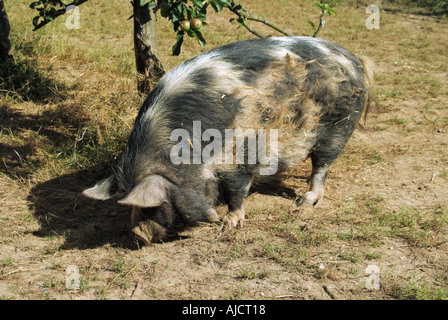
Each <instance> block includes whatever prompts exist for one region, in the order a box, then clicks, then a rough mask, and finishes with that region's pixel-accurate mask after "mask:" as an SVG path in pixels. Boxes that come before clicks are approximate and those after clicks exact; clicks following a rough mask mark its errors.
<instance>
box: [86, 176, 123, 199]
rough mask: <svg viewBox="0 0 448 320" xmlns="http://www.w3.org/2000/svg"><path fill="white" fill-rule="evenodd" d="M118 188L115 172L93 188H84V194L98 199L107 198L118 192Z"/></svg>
mask: <svg viewBox="0 0 448 320" xmlns="http://www.w3.org/2000/svg"><path fill="white" fill-rule="evenodd" d="M117 189H118V183H117V179H116V178H115V175H114V174H113V175H111V176H110V177H109V178H107V179H104V180H101V181H100V182H98V183H97V184H96V185H95V186H93V187H92V188H89V189H86V190H84V191H83V192H82V194H83V195H84V196H86V197H88V198H92V199H96V200H107V199H110V198H111V197H112V196H113V195H114V194H115V193H116V191H117Z"/></svg>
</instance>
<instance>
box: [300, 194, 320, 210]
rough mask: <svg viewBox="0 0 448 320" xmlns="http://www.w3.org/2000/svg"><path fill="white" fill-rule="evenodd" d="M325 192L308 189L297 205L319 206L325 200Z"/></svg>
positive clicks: (302, 206)
mask: <svg viewBox="0 0 448 320" xmlns="http://www.w3.org/2000/svg"><path fill="white" fill-rule="evenodd" d="M323 198H324V194H323V192H322V193H321V192H316V191H308V192H307V193H305V194H304V195H303V197H302V198H301V199H300V201H299V202H298V203H297V206H299V207H301V208H306V207H311V206H313V207H317V206H318V205H319V204H320V203H321V202H322V200H323Z"/></svg>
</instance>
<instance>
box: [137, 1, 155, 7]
mask: <svg viewBox="0 0 448 320" xmlns="http://www.w3.org/2000/svg"><path fill="white" fill-rule="evenodd" d="M153 1H154V0H140V7H144V6H145V5H146V4H148V3H150V2H153Z"/></svg>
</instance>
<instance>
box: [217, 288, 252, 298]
mask: <svg viewBox="0 0 448 320" xmlns="http://www.w3.org/2000/svg"><path fill="white" fill-rule="evenodd" d="M248 290H249V289H247V288H245V287H242V286H241V287H239V288H238V289H234V290H231V291H230V292H228V293H225V294H224V295H222V297H221V300H239V299H242V297H243V295H244V294H246V293H247V292H248Z"/></svg>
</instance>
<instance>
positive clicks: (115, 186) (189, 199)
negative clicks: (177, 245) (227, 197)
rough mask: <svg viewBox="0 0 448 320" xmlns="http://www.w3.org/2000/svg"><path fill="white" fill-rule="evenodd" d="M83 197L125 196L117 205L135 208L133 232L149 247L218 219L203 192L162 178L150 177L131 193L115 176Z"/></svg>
mask: <svg viewBox="0 0 448 320" xmlns="http://www.w3.org/2000/svg"><path fill="white" fill-rule="evenodd" d="M199 185H201V184H200V183H199ZM208 187H210V185H208ZM83 195H84V196H86V197H89V198H92V199H96V200H107V199H110V198H113V197H120V196H122V198H121V199H120V200H118V201H117V202H118V203H119V204H123V205H129V206H132V217H131V221H132V226H133V229H132V232H133V233H134V234H135V236H136V237H137V238H138V239H139V240H141V241H143V242H144V243H145V244H149V243H150V242H155V241H159V240H162V239H166V238H170V237H173V236H175V235H176V234H177V231H180V230H181V229H183V228H184V227H185V226H187V225H189V224H191V223H192V222H195V221H199V220H211V221H216V220H217V219H218V217H217V214H216V212H215V210H214V209H213V207H212V205H213V203H212V201H210V199H206V198H205V197H204V196H203V193H202V192H201V190H200V188H199V190H198V189H197V188H195V189H194V190H193V189H191V188H188V186H185V185H181V184H179V185H178V184H176V183H175V182H172V181H170V180H168V179H167V178H165V177H163V176H162V175H159V174H150V175H147V176H146V177H144V178H142V179H141V180H140V181H139V182H138V183H136V184H135V185H134V186H133V188H132V189H131V190H130V191H129V192H127V193H126V192H124V191H123V188H122V187H121V186H120V183H119V180H118V178H117V176H116V175H112V176H110V177H109V178H107V179H104V180H101V181H100V182H98V183H97V184H96V185H95V186H94V187H92V188H89V189H86V190H84V192H83ZM123 195H124V196H123Z"/></svg>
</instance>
